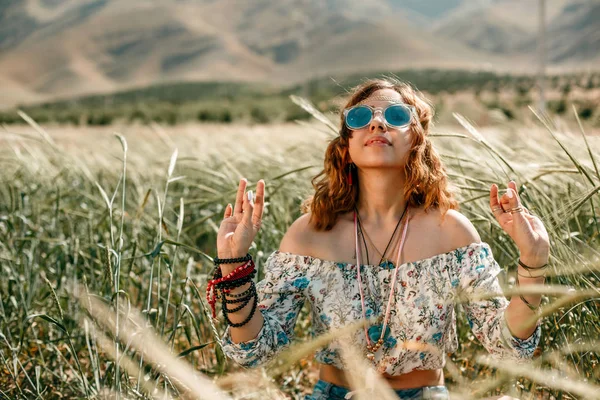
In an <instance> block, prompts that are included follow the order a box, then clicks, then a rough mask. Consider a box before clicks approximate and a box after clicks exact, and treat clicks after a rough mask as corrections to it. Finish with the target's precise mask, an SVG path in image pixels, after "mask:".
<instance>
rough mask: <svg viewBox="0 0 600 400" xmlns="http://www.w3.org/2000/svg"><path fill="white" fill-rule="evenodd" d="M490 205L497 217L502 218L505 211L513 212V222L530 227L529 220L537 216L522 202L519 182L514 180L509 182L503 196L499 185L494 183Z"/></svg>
mask: <svg viewBox="0 0 600 400" xmlns="http://www.w3.org/2000/svg"><path fill="white" fill-rule="evenodd" d="M490 207H491V209H492V213H493V214H494V216H495V217H496V218H497V219H500V218H502V216H503V215H504V214H505V213H511V216H512V220H513V223H516V224H519V225H523V226H525V227H529V224H528V223H527V221H532V220H534V219H535V217H534V216H533V215H531V214H530V213H529V210H527V209H526V208H525V207H523V205H522V204H521V200H520V199H519V193H518V190H517V184H516V183H515V182H514V181H510V182H509V183H508V187H507V189H506V193H504V194H503V195H502V196H501V197H500V196H499V189H498V186H497V185H496V184H493V185H492V187H491V189H490Z"/></svg>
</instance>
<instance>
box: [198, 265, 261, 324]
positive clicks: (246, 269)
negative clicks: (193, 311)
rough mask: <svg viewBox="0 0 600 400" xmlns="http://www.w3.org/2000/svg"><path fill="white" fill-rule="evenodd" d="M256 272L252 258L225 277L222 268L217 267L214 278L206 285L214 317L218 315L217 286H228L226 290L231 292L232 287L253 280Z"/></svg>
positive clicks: (207, 297) (207, 296)
mask: <svg viewBox="0 0 600 400" xmlns="http://www.w3.org/2000/svg"><path fill="white" fill-rule="evenodd" d="M255 273H256V271H255V270H254V262H253V261H252V259H250V260H248V262H247V263H246V264H244V265H240V266H239V267H237V268H236V269H235V270H233V271H231V272H230V273H229V274H227V275H226V276H225V277H221V269H220V268H216V270H215V271H214V273H213V277H214V279H212V280H210V281H208V283H207V285H206V300H207V301H208V304H210V308H211V309H212V316H213V318H215V317H216V309H215V305H216V303H217V296H216V290H215V288H226V290H225V291H226V292H229V291H230V290H231V288H235V287H239V286H241V285H243V284H245V283H247V282H249V281H250V280H252V278H253V277H254V274H255ZM226 282H230V283H226Z"/></svg>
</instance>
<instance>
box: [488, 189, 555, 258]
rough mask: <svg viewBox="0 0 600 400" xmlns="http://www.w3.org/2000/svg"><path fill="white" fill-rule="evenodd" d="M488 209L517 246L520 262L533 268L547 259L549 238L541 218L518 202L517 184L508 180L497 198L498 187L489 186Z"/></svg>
mask: <svg viewBox="0 0 600 400" xmlns="http://www.w3.org/2000/svg"><path fill="white" fill-rule="evenodd" d="M490 208H491V210H492V214H494V216H495V217H496V220H497V221H498V223H499V224H500V227H502V229H503V230H504V231H505V232H506V233H507V234H508V236H510V237H511V239H512V240H513V241H514V242H515V244H516V245H517V247H518V249H519V252H520V253H521V254H520V258H521V261H522V262H523V263H525V264H526V265H529V266H531V267H533V268H536V267H541V266H542V265H544V264H546V263H547V262H548V257H549V254H550V240H549V238H548V232H547V231H546V228H545V227H544V224H543V223H542V221H541V220H540V219H539V218H538V217H536V216H535V215H531V214H530V213H529V210H527V209H526V208H525V207H523V205H522V204H521V200H520V198H519V194H518V191H517V185H516V183H515V182H514V181H510V182H509V183H508V189H507V190H506V193H504V194H503V195H502V197H500V198H499V197H498V186H497V185H496V184H493V185H492V187H491V188H490Z"/></svg>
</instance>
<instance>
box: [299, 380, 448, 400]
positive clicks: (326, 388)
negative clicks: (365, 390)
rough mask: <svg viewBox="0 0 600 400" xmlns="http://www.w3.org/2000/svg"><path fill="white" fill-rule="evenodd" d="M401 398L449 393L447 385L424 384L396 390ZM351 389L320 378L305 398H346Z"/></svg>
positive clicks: (443, 397)
mask: <svg viewBox="0 0 600 400" xmlns="http://www.w3.org/2000/svg"><path fill="white" fill-rule="evenodd" d="M394 391H395V392H396V394H397V395H398V398H399V399H411V400H413V399H414V400H421V399H430V400H448V399H449V398H450V397H449V394H448V389H446V386H423V387H420V388H415V389H396V390H394ZM348 392H350V389H348V388H346V387H343V386H338V385H334V384H333V383H329V382H325V381H322V380H319V381H318V382H317V384H316V385H315V387H314V389H313V393H312V394H310V395H307V396H305V397H304V400H344V399H345V397H344V396H346V394H347V393H348Z"/></svg>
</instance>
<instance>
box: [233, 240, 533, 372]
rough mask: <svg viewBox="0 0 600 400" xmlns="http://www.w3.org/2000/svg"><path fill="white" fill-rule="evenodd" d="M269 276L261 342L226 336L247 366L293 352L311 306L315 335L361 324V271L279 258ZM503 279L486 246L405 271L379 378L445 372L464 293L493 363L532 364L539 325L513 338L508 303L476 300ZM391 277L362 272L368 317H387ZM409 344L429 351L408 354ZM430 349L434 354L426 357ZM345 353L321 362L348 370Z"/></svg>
mask: <svg viewBox="0 0 600 400" xmlns="http://www.w3.org/2000/svg"><path fill="white" fill-rule="evenodd" d="M265 271H266V272H265V277H264V279H263V280H261V281H260V282H259V283H257V285H256V286H257V292H258V298H259V308H258V310H260V312H261V313H262V315H263V318H264V325H263V327H262V329H261V331H260V332H259V333H258V336H257V337H256V338H255V339H252V340H250V341H247V342H241V343H233V342H232V341H231V335H230V331H229V327H227V329H226V331H225V334H224V336H223V351H224V352H225V354H226V355H227V356H229V357H230V358H232V359H233V360H235V361H236V362H237V363H239V364H241V365H244V366H247V367H255V366H258V365H262V364H264V363H266V362H267V361H269V360H270V359H272V358H273V357H274V356H276V354H277V353H278V352H279V351H281V350H282V349H283V348H285V347H287V346H289V344H290V343H291V341H292V338H293V332H294V326H295V324H296V320H297V318H298V314H299V312H300V309H301V308H302V305H303V304H304V302H305V300H306V299H308V301H309V302H310V305H311V309H312V322H313V327H314V334H315V335H318V334H322V333H324V332H326V331H328V330H330V329H335V328H340V327H343V326H345V325H347V324H349V323H352V322H354V321H358V320H360V319H362V309H361V302H360V293H359V288H358V281H357V279H356V265H352V264H347V263H339V262H334V261H326V260H322V259H319V258H315V257H310V256H301V255H296V254H291V253H286V252H281V251H275V252H273V253H272V254H271V255H270V257H269V258H268V260H267V263H266V265H265ZM501 271H502V269H501V268H500V266H499V265H498V263H497V262H496V260H495V259H494V257H493V255H492V251H491V249H490V246H489V245H488V244H487V243H485V242H481V243H471V244H469V245H467V246H464V247H460V248H457V249H455V250H452V251H449V252H447V253H443V254H437V255H435V256H432V257H429V258H426V259H423V260H419V261H414V262H408V263H404V264H401V265H400V267H399V270H398V281H397V284H396V293H395V296H394V299H393V301H394V303H393V308H392V313H391V316H390V322H389V323H388V329H386V331H387V332H386V335H385V336H384V344H383V346H382V347H381V348H380V349H379V350H378V351H377V353H376V357H375V361H376V362H377V363H378V371H379V372H381V373H383V372H385V373H387V374H389V375H400V374H404V373H408V372H410V371H412V370H417V369H418V370H423V369H437V368H442V367H443V366H444V364H445V355H446V353H449V352H454V351H455V350H456V349H457V347H458V340H457V336H456V314H455V309H454V306H455V300H457V298H458V296H459V294H460V293H461V292H462V294H463V296H466V297H467V299H469V300H468V301H467V302H465V303H463V307H464V310H465V312H466V315H467V318H468V320H469V325H470V327H471V329H472V331H473V333H474V335H475V337H477V339H478V340H479V341H480V342H481V343H482V344H483V346H484V347H485V348H486V349H487V350H488V352H489V353H490V354H491V355H492V356H495V357H502V358H510V359H514V360H519V359H526V358H531V357H532V356H533V352H534V350H535V348H536V347H537V345H538V343H539V340H540V332H541V327H540V321H538V323H537V327H536V330H535V331H534V333H533V334H532V335H531V336H530V337H529V338H527V339H519V338H517V337H514V336H513V335H512V334H511V332H510V331H509V329H508V326H507V324H506V321H505V319H504V311H505V310H506V307H507V306H508V301H507V299H506V298H505V297H504V296H502V295H498V296H496V297H492V298H488V299H485V300H480V299H476V298H474V295H475V294H479V293H502V289H501V287H500V284H499V281H498V274H499V273H500V272H501ZM392 273H393V269H387V268H382V267H380V266H373V265H364V266H362V267H361V276H362V280H363V285H364V286H363V287H364V291H365V307H366V315H367V317H372V316H380V315H382V314H383V313H384V312H385V306H386V305H387V299H388V296H389V290H390V286H391V284H390V281H391V276H392ZM380 331H381V327H379V330H378V329H377V326H376V325H375V326H373V327H372V328H370V329H369V336H372V337H374V338H375V340H376V339H377V338H379V335H380ZM352 340H353V341H354V342H355V344H356V345H357V346H359V348H361V349H364V348H365V347H366V339H365V333H364V330H363V329H359V330H358V331H357V332H356V333H355V335H354V336H353V337H352ZM406 342H410V343H413V344H414V343H416V344H424V345H425V346H417V347H414V346H412V347H411V346H406V345H404V343H406ZM427 345H429V346H432V347H433V349H432V348H431V347H429V351H428V350H427ZM339 350H340V349H339V343H338V342H337V341H333V342H331V343H330V344H329V345H328V346H327V347H325V348H323V349H322V350H320V351H318V352H317V353H316V355H315V358H316V360H317V361H318V362H321V363H323V364H331V365H334V366H336V367H338V368H340V369H344V364H343V361H342V358H341V357H340V352H339Z"/></svg>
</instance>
